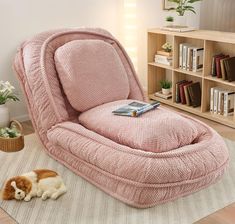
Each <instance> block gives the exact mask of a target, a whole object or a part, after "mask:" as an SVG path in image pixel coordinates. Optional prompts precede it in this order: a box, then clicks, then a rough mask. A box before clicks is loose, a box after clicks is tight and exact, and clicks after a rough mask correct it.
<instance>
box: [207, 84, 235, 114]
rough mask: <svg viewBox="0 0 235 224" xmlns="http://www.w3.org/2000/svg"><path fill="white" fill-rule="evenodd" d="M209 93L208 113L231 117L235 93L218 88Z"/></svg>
mask: <svg viewBox="0 0 235 224" xmlns="http://www.w3.org/2000/svg"><path fill="white" fill-rule="evenodd" d="M210 92H211V94H210V112H211V113H214V114H220V115H224V116H225V117H227V116H230V115H233V113H234V104H235V102H234V101H235V92H234V91H231V90H226V89H222V88H220V87H213V88H211V89H210Z"/></svg>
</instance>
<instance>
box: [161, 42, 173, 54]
mask: <svg viewBox="0 0 235 224" xmlns="http://www.w3.org/2000/svg"><path fill="white" fill-rule="evenodd" d="M162 49H163V50H164V51H165V52H168V53H171V52H172V45H171V44H170V43H168V42H166V43H165V44H163V45H162Z"/></svg>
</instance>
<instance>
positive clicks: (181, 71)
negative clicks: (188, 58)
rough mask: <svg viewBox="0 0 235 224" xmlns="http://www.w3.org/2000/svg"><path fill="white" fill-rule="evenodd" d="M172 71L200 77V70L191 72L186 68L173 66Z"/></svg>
mask: <svg viewBox="0 0 235 224" xmlns="http://www.w3.org/2000/svg"><path fill="white" fill-rule="evenodd" d="M174 71H176V72H180V73H184V74H187V75H191V76H196V77H199V78H201V77H202V72H191V71H187V70H184V69H180V68H175V69H174Z"/></svg>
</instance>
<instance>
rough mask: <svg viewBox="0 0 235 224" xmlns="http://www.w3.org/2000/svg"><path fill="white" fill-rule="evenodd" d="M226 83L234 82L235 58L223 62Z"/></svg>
mask: <svg viewBox="0 0 235 224" xmlns="http://www.w3.org/2000/svg"><path fill="white" fill-rule="evenodd" d="M224 65H225V69H226V73H227V77H228V81H229V82H232V81H235V57H231V58H228V59H226V60H225V61H224Z"/></svg>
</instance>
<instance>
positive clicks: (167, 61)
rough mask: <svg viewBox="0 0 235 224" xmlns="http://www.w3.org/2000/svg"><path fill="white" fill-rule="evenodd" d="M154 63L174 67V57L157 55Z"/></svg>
mask: <svg viewBox="0 0 235 224" xmlns="http://www.w3.org/2000/svg"><path fill="white" fill-rule="evenodd" d="M154 62H155V63H159V64H163V65H168V66H171V65H172V56H170V57H168V56H164V55H159V54H156V55H155V58H154Z"/></svg>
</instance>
